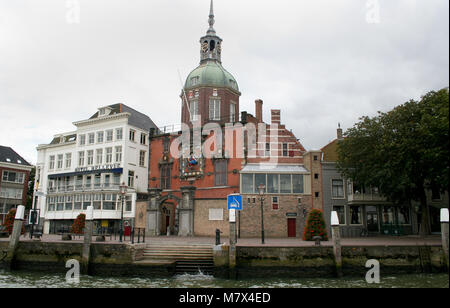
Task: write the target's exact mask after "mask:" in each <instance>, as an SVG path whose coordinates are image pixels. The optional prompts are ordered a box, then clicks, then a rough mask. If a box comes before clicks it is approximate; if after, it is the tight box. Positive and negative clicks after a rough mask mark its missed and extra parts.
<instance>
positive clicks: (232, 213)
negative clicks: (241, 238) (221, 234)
mask: <svg viewBox="0 0 450 308" xmlns="http://www.w3.org/2000/svg"><path fill="white" fill-rule="evenodd" d="M229 258H230V259H229V260H230V262H229V267H230V270H231V272H232V273H233V272H234V268H235V267H236V210H230V252H229Z"/></svg>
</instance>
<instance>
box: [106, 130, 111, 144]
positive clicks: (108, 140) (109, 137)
mask: <svg viewBox="0 0 450 308" xmlns="http://www.w3.org/2000/svg"><path fill="white" fill-rule="evenodd" d="M106 141H107V142H111V141H113V130H112V129H109V130H107V131H106Z"/></svg>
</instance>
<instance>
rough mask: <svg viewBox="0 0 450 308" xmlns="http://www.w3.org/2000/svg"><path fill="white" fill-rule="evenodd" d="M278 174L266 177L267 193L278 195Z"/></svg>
mask: <svg viewBox="0 0 450 308" xmlns="http://www.w3.org/2000/svg"><path fill="white" fill-rule="evenodd" d="M278 180H279V179H278V174H268V175H267V193H269V194H278V193H279V192H280V191H279V189H280V185H279V182H278Z"/></svg>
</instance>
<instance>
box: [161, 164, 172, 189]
mask: <svg viewBox="0 0 450 308" xmlns="http://www.w3.org/2000/svg"><path fill="white" fill-rule="evenodd" d="M170 171H171V165H162V166H161V189H163V190H164V189H170Z"/></svg>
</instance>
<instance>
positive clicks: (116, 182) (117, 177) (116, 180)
mask: <svg viewBox="0 0 450 308" xmlns="http://www.w3.org/2000/svg"><path fill="white" fill-rule="evenodd" d="M113 180H114V185H116V186H119V185H120V174H118V173H115V174H114V176H113Z"/></svg>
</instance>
